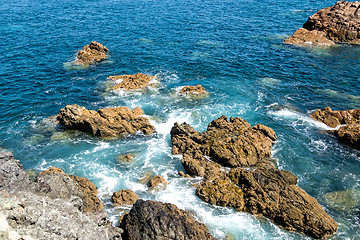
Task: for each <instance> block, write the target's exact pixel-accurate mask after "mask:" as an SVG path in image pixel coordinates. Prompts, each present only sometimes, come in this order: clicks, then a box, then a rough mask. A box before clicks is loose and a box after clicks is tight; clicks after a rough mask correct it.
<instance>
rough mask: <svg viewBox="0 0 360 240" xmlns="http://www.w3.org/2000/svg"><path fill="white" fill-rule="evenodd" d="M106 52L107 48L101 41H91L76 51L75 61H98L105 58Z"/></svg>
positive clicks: (86, 63)
mask: <svg viewBox="0 0 360 240" xmlns="http://www.w3.org/2000/svg"><path fill="white" fill-rule="evenodd" d="M107 52H108V49H107V48H106V47H105V46H103V45H102V44H101V43H98V42H95V41H92V42H91V43H90V44H88V45H86V46H84V47H83V49H81V50H80V51H79V52H78V54H77V59H76V61H75V62H76V63H79V64H85V65H88V64H93V63H96V62H100V61H103V60H105V59H106V53H107Z"/></svg>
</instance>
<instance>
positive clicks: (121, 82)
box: [108, 73, 155, 91]
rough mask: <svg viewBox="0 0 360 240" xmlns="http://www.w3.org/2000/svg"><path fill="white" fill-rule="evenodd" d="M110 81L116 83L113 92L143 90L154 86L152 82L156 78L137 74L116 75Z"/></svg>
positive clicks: (110, 77)
mask: <svg viewBox="0 0 360 240" xmlns="http://www.w3.org/2000/svg"><path fill="white" fill-rule="evenodd" d="M108 78H109V79H111V80H113V81H115V82H116V84H115V85H114V86H113V88H112V89H113V90H115V91H116V90H119V89H123V90H134V89H141V88H144V87H146V86H152V85H153V84H152V83H151V81H152V80H153V79H154V78H155V77H154V76H149V75H146V74H142V73H137V74H134V75H116V76H109V77H108Z"/></svg>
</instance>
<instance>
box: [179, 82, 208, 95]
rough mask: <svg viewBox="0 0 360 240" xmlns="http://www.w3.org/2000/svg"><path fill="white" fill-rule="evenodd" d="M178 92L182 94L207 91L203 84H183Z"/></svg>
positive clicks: (197, 93)
mask: <svg viewBox="0 0 360 240" xmlns="http://www.w3.org/2000/svg"><path fill="white" fill-rule="evenodd" d="M179 93H180V94H183V95H204V94H206V93H207V92H206V90H205V88H204V87H203V86H201V85H200V84H198V85H196V86H185V87H183V88H182V89H181V90H180V92H179Z"/></svg>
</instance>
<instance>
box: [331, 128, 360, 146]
mask: <svg viewBox="0 0 360 240" xmlns="http://www.w3.org/2000/svg"><path fill="white" fill-rule="evenodd" d="M334 133H335V136H336V137H337V138H338V139H339V140H340V141H341V142H342V143H345V144H347V145H350V146H352V147H356V148H359V149H360V123H359V124H348V125H346V126H343V127H340V128H339V129H338V130H335V131H334Z"/></svg>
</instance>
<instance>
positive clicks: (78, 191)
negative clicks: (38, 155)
mask: <svg viewBox="0 0 360 240" xmlns="http://www.w3.org/2000/svg"><path fill="white" fill-rule="evenodd" d="M36 182H38V183H41V185H43V186H46V187H47V188H48V189H47V190H46V191H47V192H48V196H50V197H52V198H61V197H63V198H64V197H65V198H70V197H71V196H78V197H80V198H81V199H82V201H83V204H82V205H83V206H82V210H83V211H84V212H95V211H98V210H102V209H103V208H104V205H103V204H102V202H101V201H100V199H99V198H98V197H97V194H98V190H97V187H96V186H95V185H94V184H93V183H92V182H91V181H90V180H88V179H86V178H84V177H81V178H79V177H78V176H74V175H68V174H66V173H64V172H63V171H62V170H61V169H60V168H55V167H51V168H49V169H48V170H46V171H44V172H41V173H39V176H38V177H37V179H36Z"/></svg>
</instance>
